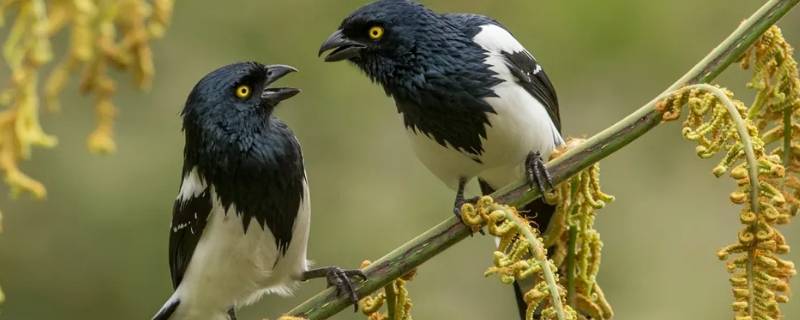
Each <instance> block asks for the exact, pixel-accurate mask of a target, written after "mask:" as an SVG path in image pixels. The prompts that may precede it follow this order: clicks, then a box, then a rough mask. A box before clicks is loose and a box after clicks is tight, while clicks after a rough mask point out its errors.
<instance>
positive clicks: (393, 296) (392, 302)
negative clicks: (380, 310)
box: [383, 281, 398, 320]
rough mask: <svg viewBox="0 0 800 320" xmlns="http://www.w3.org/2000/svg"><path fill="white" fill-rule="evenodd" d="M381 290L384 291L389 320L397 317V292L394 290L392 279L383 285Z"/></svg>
mask: <svg viewBox="0 0 800 320" xmlns="http://www.w3.org/2000/svg"><path fill="white" fill-rule="evenodd" d="M383 292H385V293H386V314H387V315H388V316H389V320H395V319H398V318H397V293H395V292H394V281H392V282H389V284H388V285H386V286H385V287H383Z"/></svg>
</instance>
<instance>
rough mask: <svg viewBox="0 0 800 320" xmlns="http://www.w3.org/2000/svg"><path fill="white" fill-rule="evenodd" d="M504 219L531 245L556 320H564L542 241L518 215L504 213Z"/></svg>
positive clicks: (564, 314)
mask: <svg viewBox="0 0 800 320" xmlns="http://www.w3.org/2000/svg"><path fill="white" fill-rule="evenodd" d="M506 218H508V219H510V220H511V221H513V222H514V224H516V225H517V229H518V230H519V232H520V233H522V235H524V236H525V238H526V239H528V243H529V244H530V245H531V253H532V255H533V258H534V259H536V262H537V263H538V264H539V265H540V266H542V274H543V275H544V282H545V283H547V288H548V290H549V291H550V303H551V305H552V306H553V310H555V311H556V316H558V320H566V319H567V315H566V313H565V312H564V306H563V305H562V304H561V296H560V293H559V292H558V283H557V282H556V275H555V272H553V269H552V268H550V267H551V264H550V259H548V258H547V253H546V251H545V250H544V245H542V241H540V240H539V238H538V237H537V236H536V235H535V234H533V231H532V230H531V227H530V225H529V224H528V222H527V221H525V219H523V218H522V217H520V216H519V215H517V214H514V213H512V212H506Z"/></svg>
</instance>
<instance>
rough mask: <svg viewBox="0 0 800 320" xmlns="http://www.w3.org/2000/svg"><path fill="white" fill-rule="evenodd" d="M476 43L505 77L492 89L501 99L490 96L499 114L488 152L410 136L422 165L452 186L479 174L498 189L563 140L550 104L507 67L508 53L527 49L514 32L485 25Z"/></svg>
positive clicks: (488, 129)
mask: <svg viewBox="0 0 800 320" xmlns="http://www.w3.org/2000/svg"><path fill="white" fill-rule="evenodd" d="M473 41H475V43H477V44H478V45H480V46H482V47H483V48H484V49H485V50H487V51H488V52H489V54H488V56H487V58H486V60H485V62H486V63H487V64H488V65H490V68H491V70H492V71H494V72H496V73H497V75H496V77H498V78H500V79H501V80H503V82H501V83H500V84H498V85H496V86H494V87H493V88H492V90H493V91H494V93H495V94H496V95H497V97H489V98H485V100H486V102H487V103H489V105H491V106H492V108H493V109H494V110H495V113H494V114H492V113H490V114H488V120H489V123H490V125H489V126H487V127H486V137H485V138H484V139H482V143H483V148H484V152H483V154H481V155H480V156H477V157H476V156H475V155H468V154H465V153H462V152H459V151H456V150H455V149H453V148H452V147H450V146H448V147H447V148H445V147H443V146H442V145H440V144H438V143H437V142H436V141H435V140H433V139H431V138H430V137H428V136H426V135H424V134H422V133H418V132H414V131H411V130H408V135H409V137H410V138H411V142H412V146H413V148H414V151H415V152H416V153H417V156H418V157H419V158H420V160H421V161H422V163H423V164H425V166H426V167H428V169H429V170H431V171H432V172H433V173H434V174H435V175H436V176H437V177H439V179H441V180H442V181H444V182H445V183H446V184H447V185H448V186H450V187H451V188H455V187H456V186H457V185H458V180H459V179H460V178H462V177H463V178H467V179H469V178H472V177H475V176H479V177H481V178H482V179H484V180H486V181H487V182H489V184H491V185H492V186H494V187H502V186H505V185H507V184H510V183H512V182H515V181H518V180H520V179H522V178H523V177H524V172H525V171H524V167H523V165H524V163H525V159H526V158H527V156H528V154H529V153H530V152H532V151H538V152H540V153H541V154H542V156H543V157H544V158H545V159H547V157H548V156H549V155H550V153H551V152H552V150H553V149H555V148H556V147H557V146H558V145H560V144H561V143H563V139H562V138H561V135H560V134H559V133H558V129H557V128H556V127H555V125H554V124H553V122H552V121H551V120H550V116H549V114H548V113H547V110H546V109H545V107H544V105H542V103H541V102H539V101H538V100H537V99H536V98H535V97H533V96H532V95H531V94H530V93H528V92H527V91H526V90H525V88H523V87H522V86H521V85H519V84H518V83H517V79H516V78H515V77H514V76H513V74H512V73H511V70H510V69H509V68H508V66H507V65H506V60H505V57H504V56H503V52H506V53H514V52H520V51H526V49H525V48H524V47H523V46H522V45H521V44H520V43H519V42H518V41H517V40H516V39H514V37H513V36H512V35H511V34H510V33H509V32H508V31H506V30H505V29H503V28H501V27H499V26H496V25H486V26H483V27H481V32H479V33H478V34H477V35H476V36H475V37H474V39H473ZM526 52H527V51H526ZM534 72H535V71H534ZM472 158H477V159H479V160H480V162H476V161H474V160H473V159H472Z"/></svg>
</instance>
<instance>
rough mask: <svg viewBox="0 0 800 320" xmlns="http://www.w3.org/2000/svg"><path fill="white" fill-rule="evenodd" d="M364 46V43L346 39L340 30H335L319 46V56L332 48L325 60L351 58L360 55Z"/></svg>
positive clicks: (332, 60)
mask: <svg viewBox="0 0 800 320" xmlns="http://www.w3.org/2000/svg"><path fill="white" fill-rule="evenodd" d="M366 47H367V46H365V45H364V44H361V43H358V42H356V41H353V40H350V39H348V38H347V37H346V36H345V35H344V33H342V30H337V31H336V32H334V33H333V34H332V35H331V36H330V37H328V40H325V42H323V43H322V46H321V47H319V56H322V54H323V53H325V52H326V51H330V50H333V51H332V52H331V53H330V54H328V56H326V57H325V62H334V61H342V60H345V59H353V58H358V57H361V51H362V50H364V48H366Z"/></svg>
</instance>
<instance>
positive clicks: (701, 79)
mask: <svg viewBox="0 0 800 320" xmlns="http://www.w3.org/2000/svg"><path fill="white" fill-rule="evenodd" d="M798 2H800V0H770V1H768V2H767V3H766V4H764V6H762V7H761V8H760V9H759V10H758V11H756V12H755V13H754V14H753V15H752V16H751V17H750V18H748V19H747V20H745V21H744V22H743V23H742V24H741V25H740V26H739V28H737V29H736V30H735V31H734V32H733V33H732V34H731V35H730V36H728V38H727V39H725V41H723V42H722V43H721V44H720V45H719V46H718V47H717V48H715V49H714V50H713V51H712V52H711V53H710V54H709V55H708V56H706V57H705V58H704V59H703V60H702V61H700V62H699V63H698V64H697V65H696V66H695V67H694V68H692V69H691V70H690V71H689V72H688V73H686V74H685V75H684V76H683V77H682V78H681V79H680V80H678V81H677V82H675V84H673V85H672V86H670V87H669V88H668V89H667V90H666V92H665V93H663V94H661V95H659V96H658V97H657V98H655V99H653V100H652V101H650V102H649V103H647V104H646V105H645V106H643V107H642V108H640V109H639V110H637V111H635V112H634V113H632V114H631V115H629V116H628V117H626V118H625V119H623V120H622V121H620V122H618V123H617V124H615V125H613V126H612V127H610V128H608V129H606V130H603V131H602V132H600V133H599V134H597V135H595V136H594V137H592V138H591V139H589V140H587V141H586V142H585V143H584V144H583V145H582V146H580V147H578V148H576V149H573V150H570V151H569V152H567V153H566V154H564V155H563V156H561V157H559V158H558V159H556V160H554V161H551V162H550V163H548V166H547V167H548V169H549V170H550V172H551V173H552V178H553V181H554V182H556V183H561V182H563V181H566V180H567V179H568V178H569V177H571V176H572V175H574V174H576V173H578V172H580V171H581V170H583V169H586V168H587V167H589V166H591V165H592V164H594V163H596V162H598V161H600V160H601V159H603V158H605V157H607V156H609V155H610V154H612V153H614V152H615V151H617V150H619V149H621V148H622V147H624V146H626V145H628V144H629V143H631V142H632V141H634V140H636V139H637V138H639V137H641V136H642V135H644V134H645V133H647V132H648V131H650V130H651V129H653V128H655V127H656V126H658V125H659V124H660V123H661V114H660V113H659V112H658V111H656V103H657V102H658V101H659V100H661V99H662V98H664V97H665V95H666V94H669V93H670V92H673V91H675V90H677V89H679V88H681V87H684V86H687V85H693V84H698V83H706V82H709V81H711V80H713V79H714V78H716V77H717V76H718V75H719V74H720V73H722V71H724V70H725V69H726V68H727V67H728V66H730V65H731V64H732V63H733V62H735V61H737V60H738V59H739V58H740V57H741V55H742V54H743V53H744V51H745V50H746V49H747V48H749V47H750V46H751V45H752V44H753V43H754V42H755V41H756V40H757V39H758V38H759V37H760V36H761V34H763V33H764V32H765V31H766V30H767V29H768V28H769V27H770V26H772V25H773V24H775V22H777V21H778V19H780V18H781V17H783V16H784V15H785V14H786V13H787V12H789V10H790V9H791V8H793V7H794V6H795V5H797V3H798ZM492 196H493V197H494V198H495V200H497V201H498V202H499V203H507V204H511V205H515V206H520V205H524V204H527V203H529V202H531V201H533V200H535V199H537V198H539V197H541V191H540V190H538V189H537V188H533V189H531V188H529V187H528V185H527V183H524V182H522V181H520V182H518V183H516V184H513V185H510V186H507V187H505V188H503V189H501V190H499V191H497V192H495V194H493V195H492ZM469 234H470V230H469V229H468V228H467V227H465V226H464V225H463V224H461V222H460V221H459V220H458V219H457V218H455V217H451V218H449V219H447V220H445V221H443V222H442V223H440V224H439V225H437V226H435V227H433V228H432V229H430V230H428V231H426V232H425V233H423V234H421V235H419V236H417V237H416V238H415V239H413V240H411V241H409V242H407V243H406V244H404V245H402V246H401V247H399V248H397V249H395V250H394V251H392V252H390V253H389V254H387V255H386V256H384V257H383V258H381V259H380V260H378V261H375V262H374V263H373V264H371V265H370V266H369V267H368V268H366V269H365V270H364V272H365V273H366V275H367V280H366V281H364V282H363V283H360V284H359V285H358V286H357V288H356V290H357V291H358V294H359V296H366V295H368V294H370V293H372V292H374V291H376V290H379V289H380V288H383V287H384V286H385V285H386V284H388V283H389V282H391V281H392V280H394V279H396V278H398V277H400V276H402V275H403V274H406V273H408V272H409V271H410V270H411V269H413V268H416V267H417V266H419V265H421V264H423V263H425V262H426V261H428V260H429V259H430V258H432V257H434V256H436V255H437V254H439V253H441V252H443V251H445V250H447V249H448V248H450V247H451V246H452V245H454V244H456V243H458V242H459V241H461V240H463V239H464V238H466V237H467V236H468V235H469ZM348 304H349V302H348V298H347V297H345V296H337V295H336V294H335V290H334V289H332V288H329V289H326V290H323V291H322V292H320V293H319V294H317V295H316V296H314V297H311V298H310V299H309V300H307V301H306V302H304V303H303V304H301V305H299V306H297V307H296V308H294V309H292V310H291V311H289V313H288V314H289V315H291V316H296V317H303V318H307V319H313V320H317V319H327V318H329V317H331V316H333V315H334V314H336V313H338V312H339V311H341V310H343V309H345V308H346V307H347V306H348Z"/></svg>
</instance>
